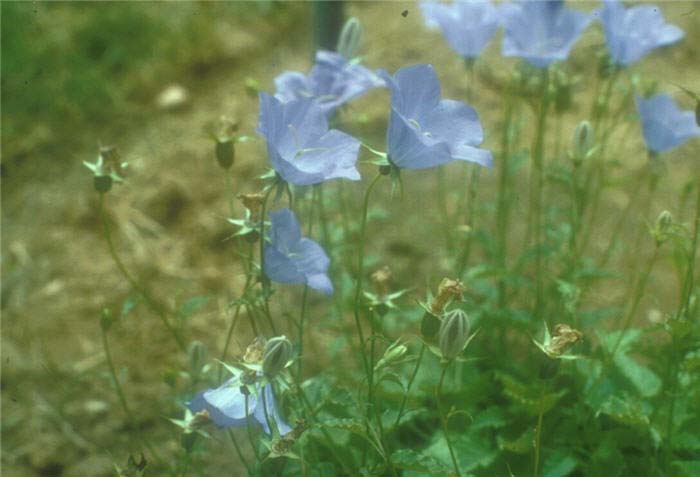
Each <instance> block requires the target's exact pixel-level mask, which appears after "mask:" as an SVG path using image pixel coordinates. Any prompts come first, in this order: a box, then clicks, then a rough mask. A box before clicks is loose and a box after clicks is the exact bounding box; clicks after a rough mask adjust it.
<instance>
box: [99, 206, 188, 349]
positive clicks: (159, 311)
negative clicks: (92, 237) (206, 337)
mask: <svg viewBox="0 0 700 477" xmlns="http://www.w3.org/2000/svg"><path fill="white" fill-rule="evenodd" d="M104 196H105V195H104V194H100V204H99V216H100V221H101V222H102V234H103V236H104V238H105V240H106V242H107V246H108V248H109V254H110V255H111V257H112V260H113V261H114V263H115V265H116V266H117V268H118V269H119V271H120V272H121V274H122V275H123V276H124V278H126V281H128V282H129V284H130V285H131V287H132V288H133V289H134V290H136V291H137V292H138V293H139V294H140V295H141V296H142V297H143V299H144V300H145V302H146V304H147V305H148V307H149V308H150V309H151V311H153V312H154V313H155V314H156V315H157V316H158V317H159V318H160V320H161V321H162V322H163V325H164V326H165V327H166V329H167V330H168V331H169V332H170V334H172V335H173V338H174V339H175V342H176V343H177V346H178V348H180V350H181V351H186V350H187V346H186V345H185V341H184V339H183V338H182V336H180V333H179V332H178V330H177V329H176V328H175V327H174V326H173V325H172V324H171V323H170V321H169V320H168V318H167V316H166V312H165V310H164V309H163V307H162V306H161V305H160V304H159V303H158V302H157V301H156V300H155V299H154V298H153V297H151V295H150V293H148V290H146V288H145V287H143V286H141V284H140V283H138V282H137V281H136V279H135V278H134V277H133V276H132V275H131V274H130V273H129V272H128V271H127V269H126V267H125V266H124V263H123V262H122V261H121V258H119V255H118V254H117V249H116V247H115V246H114V241H113V240H112V233H111V231H110V228H109V220H108V219H107V217H106V216H105V203H104V202H105V200H104Z"/></svg>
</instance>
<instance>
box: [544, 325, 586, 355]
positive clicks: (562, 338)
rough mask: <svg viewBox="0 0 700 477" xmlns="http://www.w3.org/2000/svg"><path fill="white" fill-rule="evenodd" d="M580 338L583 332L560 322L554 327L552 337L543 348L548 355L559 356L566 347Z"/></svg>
mask: <svg viewBox="0 0 700 477" xmlns="http://www.w3.org/2000/svg"><path fill="white" fill-rule="evenodd" d="M582 338H583V333H581V332H580V331H578V330H575V329H573V328H572V327H570V326H569V325H565V324H562V323H560V324H558V325H556V326H555V327H554V332H553V333H552V339H551V341H550V342H549V343H547V344H545V349H546V351H547V354H549V355H552V356H561V355H562V354H563V353H564V351H566V349H567V348H570V347H571V346H573V345H574V344H575V343H577V342H578V341H579V340H581V339H582Z"/></svg>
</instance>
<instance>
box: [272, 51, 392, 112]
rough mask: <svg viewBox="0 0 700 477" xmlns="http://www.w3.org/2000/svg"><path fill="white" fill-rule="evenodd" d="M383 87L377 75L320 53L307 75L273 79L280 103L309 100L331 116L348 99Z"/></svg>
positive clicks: (335, 55) (294, 73)
mask: <svg viewBox="0 0 700 477" xmlns="http://www.w3.org/2000/svg"><path fill="white" fill-rule="evenodd" d="M383 86H385V85H384V81H382V79H381V78H380V77H379V76H377V75H376V74H375V73H373V72H372V71H371V70H369V69H367V68H365V67H364V66H362V65H360V64H359V63H357V62H356V61H354V60H347V59H346V58H345V57H343V56H342V55H341V54H339V53H335V52H332V51H324V50H320V51H317V52H316V63H315V64H314V66H313V68H312V69H311V72H310V73H309V75H308V76H305V75H304V74H302V73H299V72H297V71H286V72H284V73H282V74H281V75H279V76H278V77H277V78H275V87H276V88H277V92H276V93H275V97H276V98H277V99H279V100H280V101H282V102H288V101H294V100H296V99H303V98H312V99H313V100H314V101H315V102H316V104H317V105H318V106H319V107H320V108H321V109H322V110H323V111H324V112H325V113H326V114H327V115H330V114H331V113H333V112H334V111H335V110H336V109H337V108H338V107H339V106H341V105H343V104H345V103H346V102H348V101H350V100H351V99H354V98H356V97H358V96H361V95H363V94H365V93H366V92H367V91H369V90H370V89H373V88H379V87H383Z"/></svg>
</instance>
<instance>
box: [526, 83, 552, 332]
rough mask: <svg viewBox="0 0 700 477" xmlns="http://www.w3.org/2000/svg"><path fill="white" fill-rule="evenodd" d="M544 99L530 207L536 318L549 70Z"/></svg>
mask: <svg viewBox="0 0 700 477" xmlns="http://www.w3.org/2000/svg"><path fill="white" fill-rule="evenodd" d="M542 83H543V84H542V99H541V104H540V110H539V114H538V116H537V134H536V137H535V144H534V146H533V149H532V159H533V162H532V165H533V169H534V172H535V182H534V190H533V191H532V195H531V202H530V206H531V207H532V208H533V209H534V210H533V212H532V213H533V214H534V221H535V224H534V230H535V247H536V248H537V250H536V254H535V288H536V298H535V313H534V315H535V317H537V318H539V317H540V316H541V311H542V306H543V302H544V281H543V276H542V275H543V270H542V262H543V260H542V246H541V243H540V242H541V240H542V202H543V194H544V148H545V143H544V137H545V133H546V128H547V112H548V110H549V70H545V71H544V78H543V82H542Z"/></svg>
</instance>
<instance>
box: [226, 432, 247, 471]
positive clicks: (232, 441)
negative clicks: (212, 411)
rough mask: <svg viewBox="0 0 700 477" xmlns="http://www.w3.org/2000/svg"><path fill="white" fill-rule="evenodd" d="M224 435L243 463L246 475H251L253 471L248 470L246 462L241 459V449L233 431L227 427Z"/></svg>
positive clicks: (243, 458)
mask: <svg viewBox="0 0 700 477" xmlns="http://www.w3.org/2000/svg"><path fill="white" fill-rule="evenodd" d="M226 433H227V434H228V437H229V439H231V443H232V444H233V448H234V449H235V450H236V454H238V459H240V461H241V462H242V463H243V465H244V466H245V470H246V472H247V473H248V475H249V476H250V475H253V470H252V469H251V468H250V464H249V463H248V461H247V460H246V459H245V457H243V452H242V451H241V447H240V445H239V444H238V441H237V440H236V436H235V435H234V433H233V430H232V429H231V428H230V427H229V428H228V429H226Z"/></svg>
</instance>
